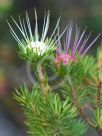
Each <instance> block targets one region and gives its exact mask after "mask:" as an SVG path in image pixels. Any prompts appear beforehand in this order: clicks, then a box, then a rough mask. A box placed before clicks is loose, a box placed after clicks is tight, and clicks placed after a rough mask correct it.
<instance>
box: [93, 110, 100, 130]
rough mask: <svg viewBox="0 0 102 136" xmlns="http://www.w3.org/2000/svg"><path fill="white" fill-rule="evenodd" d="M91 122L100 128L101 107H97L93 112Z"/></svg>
mask: <svg viewBox="0 0 102 136" xmlns="http://www.w3.org/2000/svg"><path fill="white" fill-rule="evenodd" d="M93 123H94V126H95V127H96V128H101V129H102V108H98V109H97V110H95V111H94V113H93Z"/></svg>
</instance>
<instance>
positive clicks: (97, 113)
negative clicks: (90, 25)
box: [8, 10, 102, 136]
mask: <svg viewBox="0 0 102 136" xmlns="http://www.w3.org/2000/svg"><path fill="white" fill-rule="evenodd" d="M12 20H13V22H14V24H15V26H16V27H17V28H18V29H19V31H20V33H21V35H22V38H21V37H18V36H17V35H16V33H15V31H14V29H13V28H12V27H11V25H10V24H9V22H8V25H9V27H10V31H11V33H12V35H13V37H14V38H15V39H16V41H17V42H18V45H19V55H20V57H21V58H22V59H23V60H25V61H26V62H27V63H28V62H30V64H31V65H32V70H33V71H34V74H35V78H36V82H35V83H34V86H33V88H32V90H30V89H29V88H28V87H27V86H26V85H24V86H22V87H21V89H20V91H18V90H16V92H15V93H14V98H15V99H16V100H17V101H18V102H19V104H20V105H21V107H22V109H23V111H24V114H25V117H26V120H25V123H26V125H27V128H28V133H29V134H31V135H32V136H84V135H87V128H88V127H89V126H91V127H93V128H94V129H96V131H97V133H98V135H99V136H102V107H101V105H102V102H101V101H102V95H101V93H102V87H101V84H102V70H101V67H102V55H101V52H102V49H101V48H99V49H98V51H97V58H94V57H93V56H90V55H86V53H87V51H88V50H89V49H90V48H91V46H92V45H93V44H94V43H95V42H96V40H97V39H98V38H99V36H100V34H99V35H98V36H97V37H96V38H95V39H94V40H92V41H91V33H90V34H89V35H88V36H86V29H85V30H84V31H83V32H81V30H80V29H79V28H78V26H77V25H73V23H69V24H68V25H67V27H66V28H65V29H64V30H63V32H62V33H61V34H60V31H59V22H60V17H59V19H58V21H57V24H56V26H55V28H54V30H53V32H52V34H51V36H48V29H49V22H50V21H49V20H50V13H49V12H48V13H47V14H45V16H44V24H43V29H42V34H41V36H40V35H39V32H38V31H39V30H38V22H37V14H36V10H35V30H34V34H33V32H32V29H31V24H30V19H29V16H28V13H26V20H22V19H21V18H20V17H19V24H17V22H16V21H15V20H14V19H13V18H12ZM65 33H66V38H65V41H64V44H63V42H62V35H63V34H65ZM51 75H54V81H52V82H50V76H51ZM86 111H89V112H90V114H91V117H90V116H89V115H88V114H87V112H86Z"/></svg>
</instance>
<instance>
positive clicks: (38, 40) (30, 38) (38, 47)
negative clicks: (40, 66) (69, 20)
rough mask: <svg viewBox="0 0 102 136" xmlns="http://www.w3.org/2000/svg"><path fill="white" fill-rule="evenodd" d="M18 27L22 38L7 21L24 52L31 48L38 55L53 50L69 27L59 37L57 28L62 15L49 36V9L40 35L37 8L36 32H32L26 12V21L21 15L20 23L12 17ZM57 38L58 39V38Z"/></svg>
mask: <svg viewBox="0 0 102 136" xmlns="http://www.w3.org/2000/svg"><path fill="white" fill-rule="evenodd" d="M11 18H12V20H13V22H14V23H15V25H16V26H17V28H18V29H19V31H20V33H21V35H22V37H23V38H20V37H18V36H17V34H16V33H15V31H14V29H13V28H12V27H11V25H10V24H9V22H8V21H7V23H8V25H9V27H10V31H11V34H12V35H13V37H14V38H15V39H16V41H17V42H18V44H19V46H20V48H21V49H22V50H23V52H25V53H27V51H28V50H29V49H31V50H32V51H33V53H35V54H37V55H38V56H43V55H45V54H46V53H47V52H49V51H53V50H55V49H56V46H55V45H56V43H57V42H58V41H59V39H60V38H61V36H62V35H63V34H64V32H65V31H66V29H67V27H66V28H65V29H64V31H63V32H62V33H61V35H60V36H59V37H58V33H57V28H58V27H59V22H60V17H59V18H58V21H57V24H56V26H55V28H54V30H53V32H52V34H51V36H50V37H49V38H47V37H48V36H47V33H48V29H49V23H50V13H49V11H48V13H47V14H45V16H44V23H43V29H42V34H41V36H40V37H39V32H38V21H37V13H36V10H35V31H34V34H33V33H32V29H31V24H30V20H29V16H28V13H27V12H26V22H25V21H24V19H23V20H21V18H20V17H19V24H17V22H16V21H15V20H14V18H13V17H11ZM56 38H57V39H56Z"/></svg>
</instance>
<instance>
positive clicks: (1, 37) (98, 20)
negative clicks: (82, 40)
mask: <svg viewBox="0 0 102 136" xmlns="http://www.w3.org/2000/svg"><path fill="white" fill-rule="evenodd" d="M34 7H36V9H37V14H38V17H39V21H38V22H39V28H42V23H43V16H44V11H45V10H46V11H47V10H48V9H49V10H50V11H51V25H50V29H53V27H54V24H55V23H56V20H57V18H58V16H59V15H60V14H62V20H61V28H64V27H65V26H66V24H67V22H68V21H70V20H72V21H74V23H77V24H78V25H79V26H80V27H81V28H82V29H84V28H85V26H88V30H87V31H89V30H90V31H92V32H93V35H92V38H93V37H94V36H96V35H97V34H98V33H101V32H102V0H0V124H1V125H0V136H26V135H27V134H26V133H25V127H24V124H23V119H24V116H23V113H22V111H21V110H20V107H19V106H18V105H17V104H16V102H15V101H14V100H13V97H12V92H13V91H14V89H15V88H18V87H19V86H20V85H22V84H23V83H24V82H26V83H27V84H28V86H29V87H32V82H31V81H30V80H29V78H28V76H27V72H26V64H25V62H23V61H22V60H21V59H20V58H19V57H18V55H17V50H18V47H17V43H16V42H15V40H14V39H13V37H12V36H11V34H10V32H9V27H8V25H7V23H6V19H8V20H9V22H10V23H11V25H12V21H11V19H10V16H11V15H12V16H13V17H14V19H15V20H18V15H21V17H22V18H24V17H25V11H26V10H27V11H28V13H29V16H30V20H31V24H32V28H33V27H34V10H33V8H34ZM101 38H102V37H100V39H99V40H98V41H97V43H96V44H95V45H94V46H93V49H91V53H93V54H94V55H95V53H96V48H97V47H98V46H99V45H100V42H101ZM89 135H90V136H91V135H92V136H95V135H96V134H95V133H93V131H91V130H90V131H89Z"/></svg>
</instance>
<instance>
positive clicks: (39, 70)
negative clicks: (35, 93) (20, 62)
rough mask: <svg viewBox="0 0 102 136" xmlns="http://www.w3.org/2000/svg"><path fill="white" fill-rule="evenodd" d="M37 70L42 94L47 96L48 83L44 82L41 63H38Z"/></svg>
mask: <svg viewBox="0 0 102 136" xmlns="http://www.w3.org/2000/svg"><path fill="white" fill-rule="evenodd" d="M37 71H38V79H39V83H40V86H41V89H42V92H43V94H44V96H45V97H47V95H48V91H49V85H48V83H47V82H46V78H45V76H44V73H43V69H42V66H41V64H39V65H38V68H37Z"/></svg>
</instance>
